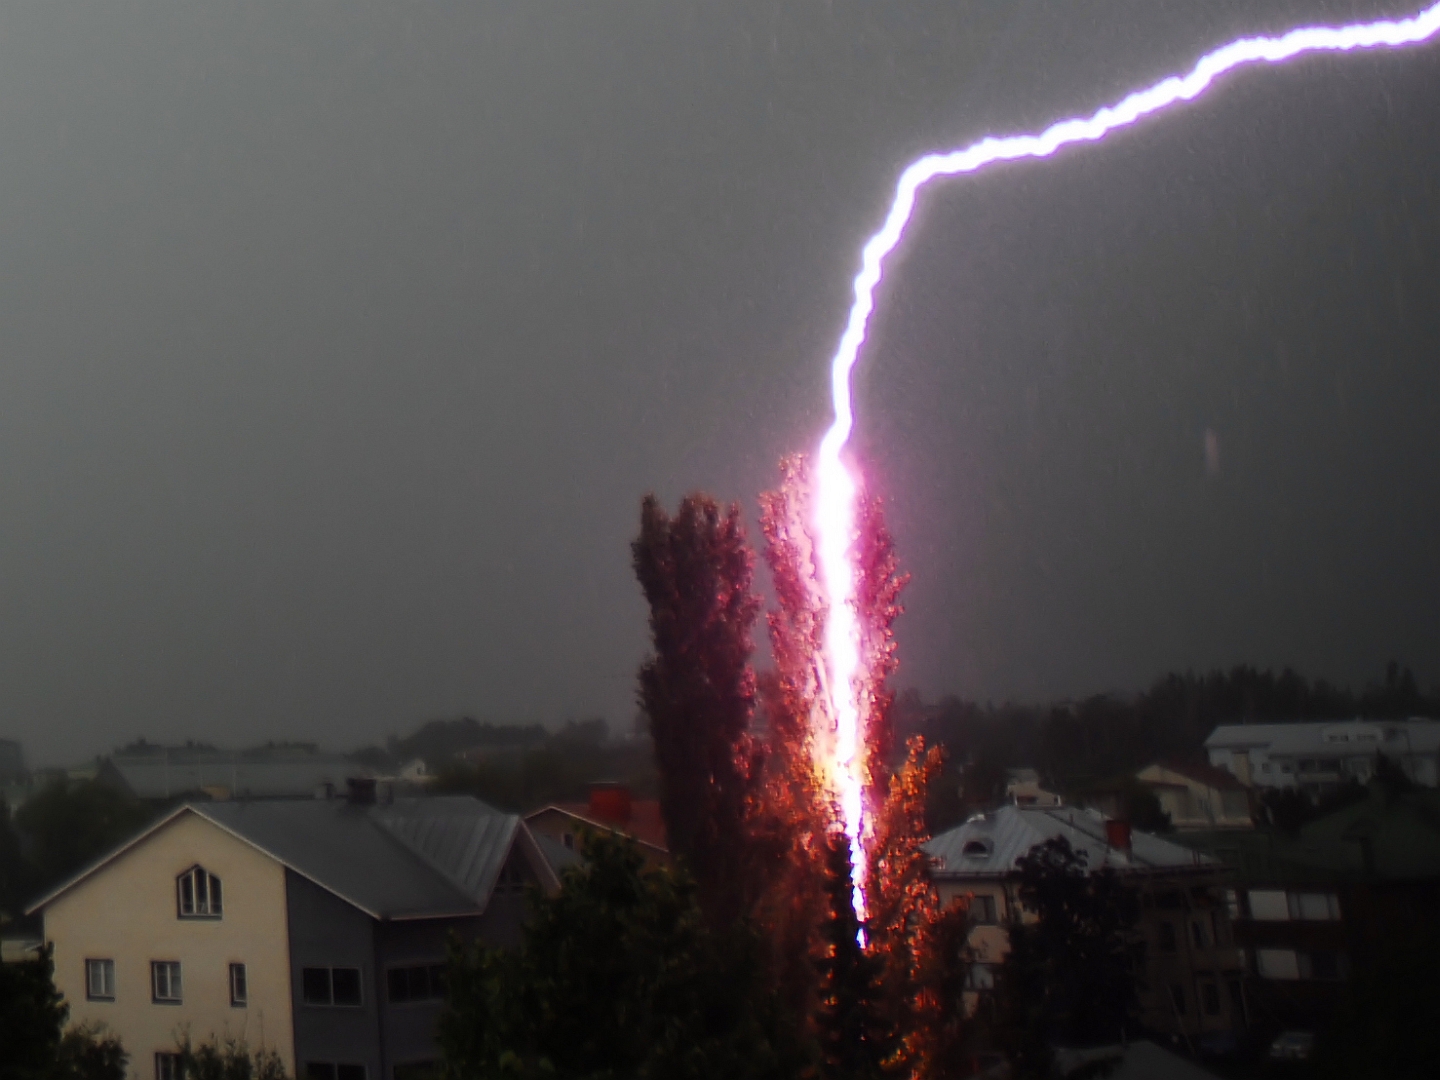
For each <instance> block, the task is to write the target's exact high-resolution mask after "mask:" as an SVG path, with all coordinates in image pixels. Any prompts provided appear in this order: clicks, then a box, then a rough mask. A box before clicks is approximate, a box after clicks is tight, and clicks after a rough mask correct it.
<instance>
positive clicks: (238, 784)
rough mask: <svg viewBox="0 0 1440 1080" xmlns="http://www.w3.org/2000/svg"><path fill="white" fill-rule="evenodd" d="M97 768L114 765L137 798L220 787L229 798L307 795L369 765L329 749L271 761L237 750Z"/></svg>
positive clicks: (151, 757)
mask: <svg viewBox="0 0 1440 1080" xmlns="http://www.w3.org/2000/svg"><path fill="white" fill-rule="evenodd" d="M102 769H113V770H114V773H115V774H116V775H118V776H119V778H120V780H121V781H123V782H124V784H125V786H126V787H128V788H129V789H130V791H131V792H132V793H133V794H134V795H137V796H139V797H140V798H142V799H168V798H170V797H171V796H172V795H183V794H185V793H187V792H198V791H204V790H205V789H207V788H223V789H224V790H225V791H227V792H229V793H230V796H231V797H232V798H237V799H238V798H252V799H270V798H283V797H286V796H289V797H291V798H294V797H296V796H301V797H308V796H311V795H313V794H314V793H315V789H316V788H318V787H320V786H321V785H322V784H332V785H334V786H335V787H337V788H340V789H343V788H344V786H345V780H346V778H347V777H351V776H368V775H370V773H369V770H368V769H366V768H364V767H363V766H360V765H357V764H355V763H354V762H352V761H347V760H346V759H345V758H343V757H340V756H339V755H334V754H307V755H304V756H302V757H295V758H287V759H283V760H274V761H247V760H245V759H244V758H243V757H242V756H241V755H239V754H212V755H198V754H172V755H165V754H147V755H144V756H134V757H127V756H121V755H117V756H115V757H112V758H110V759H109V761H108V762H107V763H106V765H105V766H102Z"/></svg>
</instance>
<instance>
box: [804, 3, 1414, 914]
mask: <svg viewBox="0 0 1440 1080" xmlns="http://www.w3.org/2000/svg"><path fill="white" fill-rule="evenodd" d="M1437 32H1440V3H1436V4H1434V5H1432V6H1431V7H1429V8H1426V9H1425V10H1424V11H1422V12H1420V13H1419V14H1418V15H1415V16H1413V17H1412V18H1409V19H1399V20H1395V21H1389V22H1372V23H1362V24H1356V25H1351V26H1310V27H1302V28H1300V29H1298V30H1292V31H1290V32H1289V33H1287V34H1283V35H1281V36H1280V37H1274V38H1242V39H1241V40H1239V41H1235V42H1232V43H1231V44H1229V45H1226V46H1224V47H1222V48H1219V49H1216V50H1215V51H1214V52H1212V53H1209V54H1207V55H1205V56H1203V57H1201V58H1200V61H1199V63H1197V64H1196V65H1195V67H1194V69H1193V70H1192V71H1191V72H1190V73H1189V74H1188V75H1184V76H1179V75H1175V76H1171V77H1170V78H1168V79H1165V80H1163V81H1162V82H1159V83H1156V84H1155V85H1154V86H1152V87H1149V88H1148V89H1145V90H1140V91H1137V92H1135V93H1133V94H1131V95H1130V96H1129V97H1127V98H1125V99H1124V100H1122V101H1120V102H1119V103H1118V104H1116V105H1112V106H1110V107H1108V108H1104V109H1101V110H1100V111H1099V112H1097V113H1095V114H1094V115H1093V116H1090V117H1088V118H1076V119H1071V120H1062V121H1060V122H1059V123H1056V124H1053V125H1052V126H1050V127H1048V128H1046V129H1045V130H1044V131H1042V132H1041V133H1040V134H1038V135H1014V136H1010V137H1008V138H995V137H993V136H991V137H988V138H984V139H981V140H980V141H979V142H977V143H975V144H973V145H972V146H968V147H966V148H964V149H962V150H955V151H951V152H949V153H943V154H928V155H926V156H925V157H923V158H921V159H920V160H918V161H916V162H915V163H914V164H912V165H911V166H910V167H909V168H908V169H906V170H905V172H904V173H902V174H901V176H900V182H899V184H898V185H897V187H896V191H895V201H894V202H893V203H892V204H891V206H890V213H889V214H888V215H887V216H886V218H885V224H884V225H883V226H882V227H881V229H880V231H879V232H877V233H876V234H875V235H874V236H872V237H871V238H870V241H869V242H868V243H867V244H866V245H865V249H864V252H863V256H862V259H861V266H860V273H859V274H858V275H857V276H856V278H855V303H854V304H853V305H852V306H851V308H850V319H849V321H848V322H847V323H846V325H845V333H844V334H843V335H842V336H841V338H840V347H839V349H838V350H837V351H836V353H835V356H834V359H832V360H831V362H830V396H831V400H832V403H833V407H834V410H835V420H834V422H833V423H832V424H831V426H830V429H829V430H828V431H827V432H826V433H825V437H824V439H823V440H822V441H821V443H820V450H819V454H818V456H817V461H816V511H815V531H816V536H817V545H816V546H817V550H818V554H819V562H820V576H821V587H822V588H823V589H824V590H825V593H826V600H827V611H826V618H825V631H824V639H823V640H824V650H825V663H824V667H825V673H826V676H827V678H826V680H825V681H826V686H827V695H828V697H829V702H828V705H829V710H828V711H829V714H830V716H829V719H830V720H831V721H832V722H833V723H834V725H835V728H834V733H833V736H834V742H833V757H832V758H831V760H829V761H826V762H822V763H820V764H821V765H822V768H823V771H824V772H825V773H826V774H827V775H828V777H829V779H830V783H831V788H832V791H833V793H834V795H835V797H836V799H837V801H838V803H839V806H840V811H841V818H842V824H843V826H844V828H845V834H846V836H847V837H848V839H849V842H850V857H851V864H852V866H853V867H854V872H855V889H854V892H853V902H854V905H855V913H856V914H857V915H858V916H859V917H860V919H861V921H862V923H863V921H864V919H865V912H866V903H865V873H866V866H867V859H866V846H867V843H866V842H867V840H868V838H869V829H868V824H867V822H866V819H865V805H864V799H863V797H862V792H863V790H864V775H865V770H866V763H865V759H864V754H865V737H864V735H865V732H864V725H865V719H866V718H865V716H864V715H863V713H864V703H863V702H862V700H861V684H860V680H861V677H862V675H863V672H862V671H861V659H860V648H861V640H860V622H859V615H858V612H857V611H856V608H855V578H856V567H855V565H854V563H853V560H852V557H851V556H852V545H853V543H854V540H855V536H856V526H855V494H856V491H857V488H858V484H857V481H856V478H855V476H854V475H853V474H852V473H851V471H850V467H849V466H847V465H846V464H845V462H844V460H843V459H842V458H841V451H842V450H843V449H844V448H845V444H846V443H847V442H848V441H849V439H850V433H851V430H852V429H853V427H854V424H855V414H854V407H853V403H852V401H851V396H850V373H851V371H852V370H853V369H854V367H855V362H856V360H857V359H858V358H859V355H860V349H861V348H862V347H863V346H864V344H865V332H866V329H867V328H868V326H869V323H870V316H871V314H872V313H873V312H874V310H875V290H876V289H877V288H878V287H879V285H880V280H881V276H882V273H883V267H884V262H885V258H886V257H887V256H888V255H889V254H890V253H891V252H892V251H894V250H895V248H896V246H897V245H898V244H899V243H900V239H901V237H902V236H903V235H904V233H905V226H906V225H907V224H909V222H910V216H911V214H912V213H913V211H914V209H915V199H916V197H917V196H918V195H919V192H920V189H921V188H922V187H924V186H925V185H926V184H928V183H929V182H930V181H931V180H935V179H938V178H941V177H949V176H959V175H961V174H963V173H971V172H975V171H977V170H979V169H982V168H984V167H986V166H987V165H993V164H995V163H996V162H1001V161H1016V160H1019V159H1021V158H1043V157H1049V156H1050V155H1051V154H1053V153H1055V151H1056V150H1059V149H1060V148H1061V147H1062V146H1068V145H1070V144H1072V143H1082V142H1097V141H1099V140H1100V139H1103V138H1104V137H1105V136H1106V135H1108V134H1109V133H1110V132H1112V131H1115V130H1116V129H1118V128H1123V127H1128V126H1129V125H1131V124H1133V123H1135V122H1136V121H1137V120H1139V119H1140V118H1142V117H1144V116H1148V115H1150V114H1151V113H1154V112H1159V111H1160V110H1162V109H1164V108H1167V107H1168V106H1171V105H1174V104H1176V103H1178V102H1182V101H1191V100H1193V99H1194V98H1196V97H1199V96H1200V95H1201V94H1202V93H1204V92H1205V90H1206V89H1208V88H1209V87H1210V85H1211V84H1212V83H1214V81H1215V80H1216V79H1218V78H1219V77H1220V76H1221V75H1224V74H1225V73H1226V72H1229V71H1233V70H1234V69H1236V68H1238V67H1241V66H1243V65H1245V64H1255V63H1265V64H1278V63H1281V62H1282V61H1285V60H1289V59H1291V58H1293V57H1296V56H1300V55H1302V54H1304V53H1312V52H1350V51H1353V50H1356V49H1377V48H1399V47H1401V46H1405V45H1416V44H1419V43H1421V42H1424V41H1427V40H1429V39H1430V38H1432V37H1434V36H1435V34H1436V33H1437ZM827 742H828V741H827Z"/></svg>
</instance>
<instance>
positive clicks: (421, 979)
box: [406, 967, 430, 1001]
mask: <svg viewBox="0 0 1440 1080" xmlns="http://www.w3.org/2000/svg"><path fill="white" fill-rule="evenodd" d="M406 970H408V971H409V972H410V1000H411V1001H429V1000H430V969H429V968H427V967H412V968H407V969H406Z"/></svg>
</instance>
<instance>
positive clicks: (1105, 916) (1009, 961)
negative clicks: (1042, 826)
mask: <svg viewBox="0 0 1440 1080" xmlns="http://www.w3.org/2000/svg"><path fill="white" fill-rule="evenodd" d="M1088 861H1089V860H1088V856H1087V854H1086V853H1085V852H1084V851H1083V850H1081V851H1076V850H1074V849H1073V848H1071V846H1070V843H1069V841H1068V840H1066V839H1065V838H1064V837H1063V836H1060V837H1055V838H1053V839H1051V840H1047V841H1045V842H1044V843H1043V844H1037V845H1036V846H1035V847H1033V848H1031V849H1030V852H1029V853H1028V854H1026V855H1025V856H1023V857H1022V858H1021V859H1019V860H1018V862H1017V864H1016V866H1017V868H1018V870H1019V881H1018V885H1017V891H1018V895H1019V897H1020V901H1021V903H1022V905H1023V906H1024V909H1025V910H1026V911H1027V912H1028V913H1030V914H1031V915H1033V916H1034V920H1033V921H1030V920H1026V921H1023V922H1019V923H1015V924H1012V925H1011V926H1010V952H1009V954H1008V955H1007V956H1006V958H1005V962H1004V964H1003V965H1002V966H1001V969H1000V972H999V977H998V978H997V981H996V997H997V1004H998V1009H997V1012H998V1015H999V1023H998V1031H997V1035H998V1037H999V1038H998V1041H999V1042H1000V1044H1001V1045H1002V1046H1003V1047H1004V1048H1005V1050H1006V1051H1007V1052H1008V1054H1009V1055H1010V1058H1011V1064H1012V1065H1013V1066H1014V1068H1015V1070H1016V1075H1017V1076H1018V1077H1041V1076H1045V1075H1048V1071H1049V1068H1050V1048H1052V1047H1055V1046H1087V1045H1096V1044H1102V1043H1115V1042H1121V1041H1123V1040H1124V1038H1125V1034H1126V1032H1127V1031H1128V1030H1133V1016H1134V1013H1135V1009H1136V1005H1137V993H1136V973H1135V969H1136V965H1135V953H1134V941H1133V930H1134V926H1135V923H1136V922H1137V921H1138V920H1139V917H1140V909H1139V902H1138V900H1137V899H1136V897H1135V895H1134V893H1133V892H1132V891H1130V890H1129V889H1127V888H1126V887H1125V885H1124V884H1123V883H1122V882H1121V879H1120V877H1119V875H1117V874H1116V873H1115V872H1114V871H1113V870H1110V869H1108V868H1100V869H1096V870H1093V871H1089V872H1087V868H1088Z"/></svg>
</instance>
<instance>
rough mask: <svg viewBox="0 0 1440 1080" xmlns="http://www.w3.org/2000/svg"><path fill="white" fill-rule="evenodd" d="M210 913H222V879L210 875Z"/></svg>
mask: <svg viewBox="0 0 1440 1080" xmlns="http://www.w3.org/2000/svg"><path fill="white" fill-rule="evenodd" d="M210 914H211V915H219V914H220V879H219V878H218V877H216V876H215V875H214V874H211V875H210Z"/></svg>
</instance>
